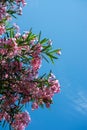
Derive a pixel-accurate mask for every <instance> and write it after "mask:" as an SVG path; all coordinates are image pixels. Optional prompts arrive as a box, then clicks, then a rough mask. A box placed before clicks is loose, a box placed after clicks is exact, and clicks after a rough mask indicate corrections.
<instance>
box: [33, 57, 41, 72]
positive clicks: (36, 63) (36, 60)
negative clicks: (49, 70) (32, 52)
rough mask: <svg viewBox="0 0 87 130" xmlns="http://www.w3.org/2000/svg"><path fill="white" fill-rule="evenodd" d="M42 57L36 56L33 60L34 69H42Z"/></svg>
mask: <svg viewBox="0 0 87 130" xmlns="http://www.w3.org/2000/svg"><path fill="white" fill-rule="evenodd" d="M41 61H42V60H41V58H40V57H35V58H33V59H32V60H31V66H32V69H33V71H36V70H38V69H40V67H41Z"/></svg>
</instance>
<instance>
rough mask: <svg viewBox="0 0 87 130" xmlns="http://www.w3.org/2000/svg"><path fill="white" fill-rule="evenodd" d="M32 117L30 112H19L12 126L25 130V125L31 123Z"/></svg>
mask: <svg viewBox="0 0 87 130" xmlns="http://www.w3.org/2000/svg"><path fill="white" fill-rule="evenodd" d="M30 121H31V118H30V115H29V113H28V112H27V111H26V112H23V113H18V114H15V115H14V121H13V123H12V127H13V128H14V129H15V130H25V127H26V126H27V125H28V123H30Z"/></svg>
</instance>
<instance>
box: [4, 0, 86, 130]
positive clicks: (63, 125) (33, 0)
mask: <svg viewBox="0 0 87 130" xmlns="http://www.w3.org/2000/svg"><path fill="white" fill-rule="evenodd" d="M27 1H29V2H28V4H27V6H26V7H25V8H24V9H23V16H22V17H19V18H18V21H17V23H18V24H19V25H20V27H21V31H23V30H28V29H30V28H31V27H32V29H33V32H34V33H39V31H40V30H41V31H42V37H47V38H51V39H52V40H53V46H54V47H55V48H58V47H59V48H62V55H61V57H60V58H59V60H58V61H56V62H55V65H51V64H47V63H44V65H43V66H42V68H41V72H42V73H44V72H47V71H48V72H49V70H50V68H51V69H52V70H53V72H54V73H55V75H56V77H57V78H58V79H59V81H60V83H61V93H60V94H59V95H56V96H55V97H54V104H53V105H52V106H51V109H50V110H48V109H39V110H35V111H33V112H32V111H30V115H31V118H32V121H31V124H30V125H29V126H28V127H27V128H26V130H87V0H27ZM47 65H48V67H47ZM6 130H7V129H6Z"/></svg>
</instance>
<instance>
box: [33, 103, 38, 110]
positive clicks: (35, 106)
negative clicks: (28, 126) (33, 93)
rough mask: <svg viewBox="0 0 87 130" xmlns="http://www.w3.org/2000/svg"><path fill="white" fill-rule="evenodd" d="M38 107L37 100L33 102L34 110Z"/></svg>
mask: <svg viewBox="0 0 87 130" xmlns="http://www.w3.org/2000/svg"><path fill="white" fill-rule="evenodd" d="M35 109H38V104H37V103H36V102H34V103H33V104H32V110H35Z"/></svg>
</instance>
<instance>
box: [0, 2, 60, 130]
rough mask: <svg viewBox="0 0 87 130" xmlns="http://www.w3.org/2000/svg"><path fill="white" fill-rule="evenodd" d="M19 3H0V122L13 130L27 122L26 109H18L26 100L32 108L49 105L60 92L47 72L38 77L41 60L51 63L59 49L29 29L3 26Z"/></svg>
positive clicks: (22, 126) (53, 78) (18, 8)
mask: <svg viewBox="0 0 87 130" xmlns="http://www.w3.org/2000/svg"><path fill="white" fill-rule="evenodd" d="M21 4H22V5H23V6H24V5H25V4H26V2H25V0H13V1H11V0H9V1H4V0H2V1H1V2H0V121H2V120H3V119H4V120H6V121H7V122H8V123H9V124H10V125H11V127H12V128H13V129H14V130H24V129H25V127H26V126H27V125H28V123H29V122H30V121H31V119H30V116H29V114H28V112H22V108H23V106H24V105H25V104H26V103H28V102H31V109H32V110H35V109H38V108H39V107H44V106H46V107H47V108H49V107H50V105H51V104H52V103H53V96H54V94H56V93H58V92H59V91H60V84H59V81H58V80H57V79H56V77H55V76H54V75H53V74H52V73H51V72H50V73H49V74H48V75H45V74H44V75H42V76H39V70H40V67H41V64H42V59H43V58H44V59H46V61H48V58H50V60H51V61H52V62H53V60H54V59H57V57H56V56H55V54H59V55H60V54H61V52H60V49H58V50H57V49H56V50H53V49H52V43H51V40H48V39H46V38H45V39H43V40H40V34H39V35H38V36H37V35H35V34H33V33H32V31H31V30H30V31H26V32H24V33H23V34H21V33H20V29H19V26H18V25H16V24H14V25H12V26H7V25H6V22H7V21H8V19H9V18H11V15H13V16H14V14H22V8H21ZM46 56H47V57H48V58H46Z"/></svg>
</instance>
